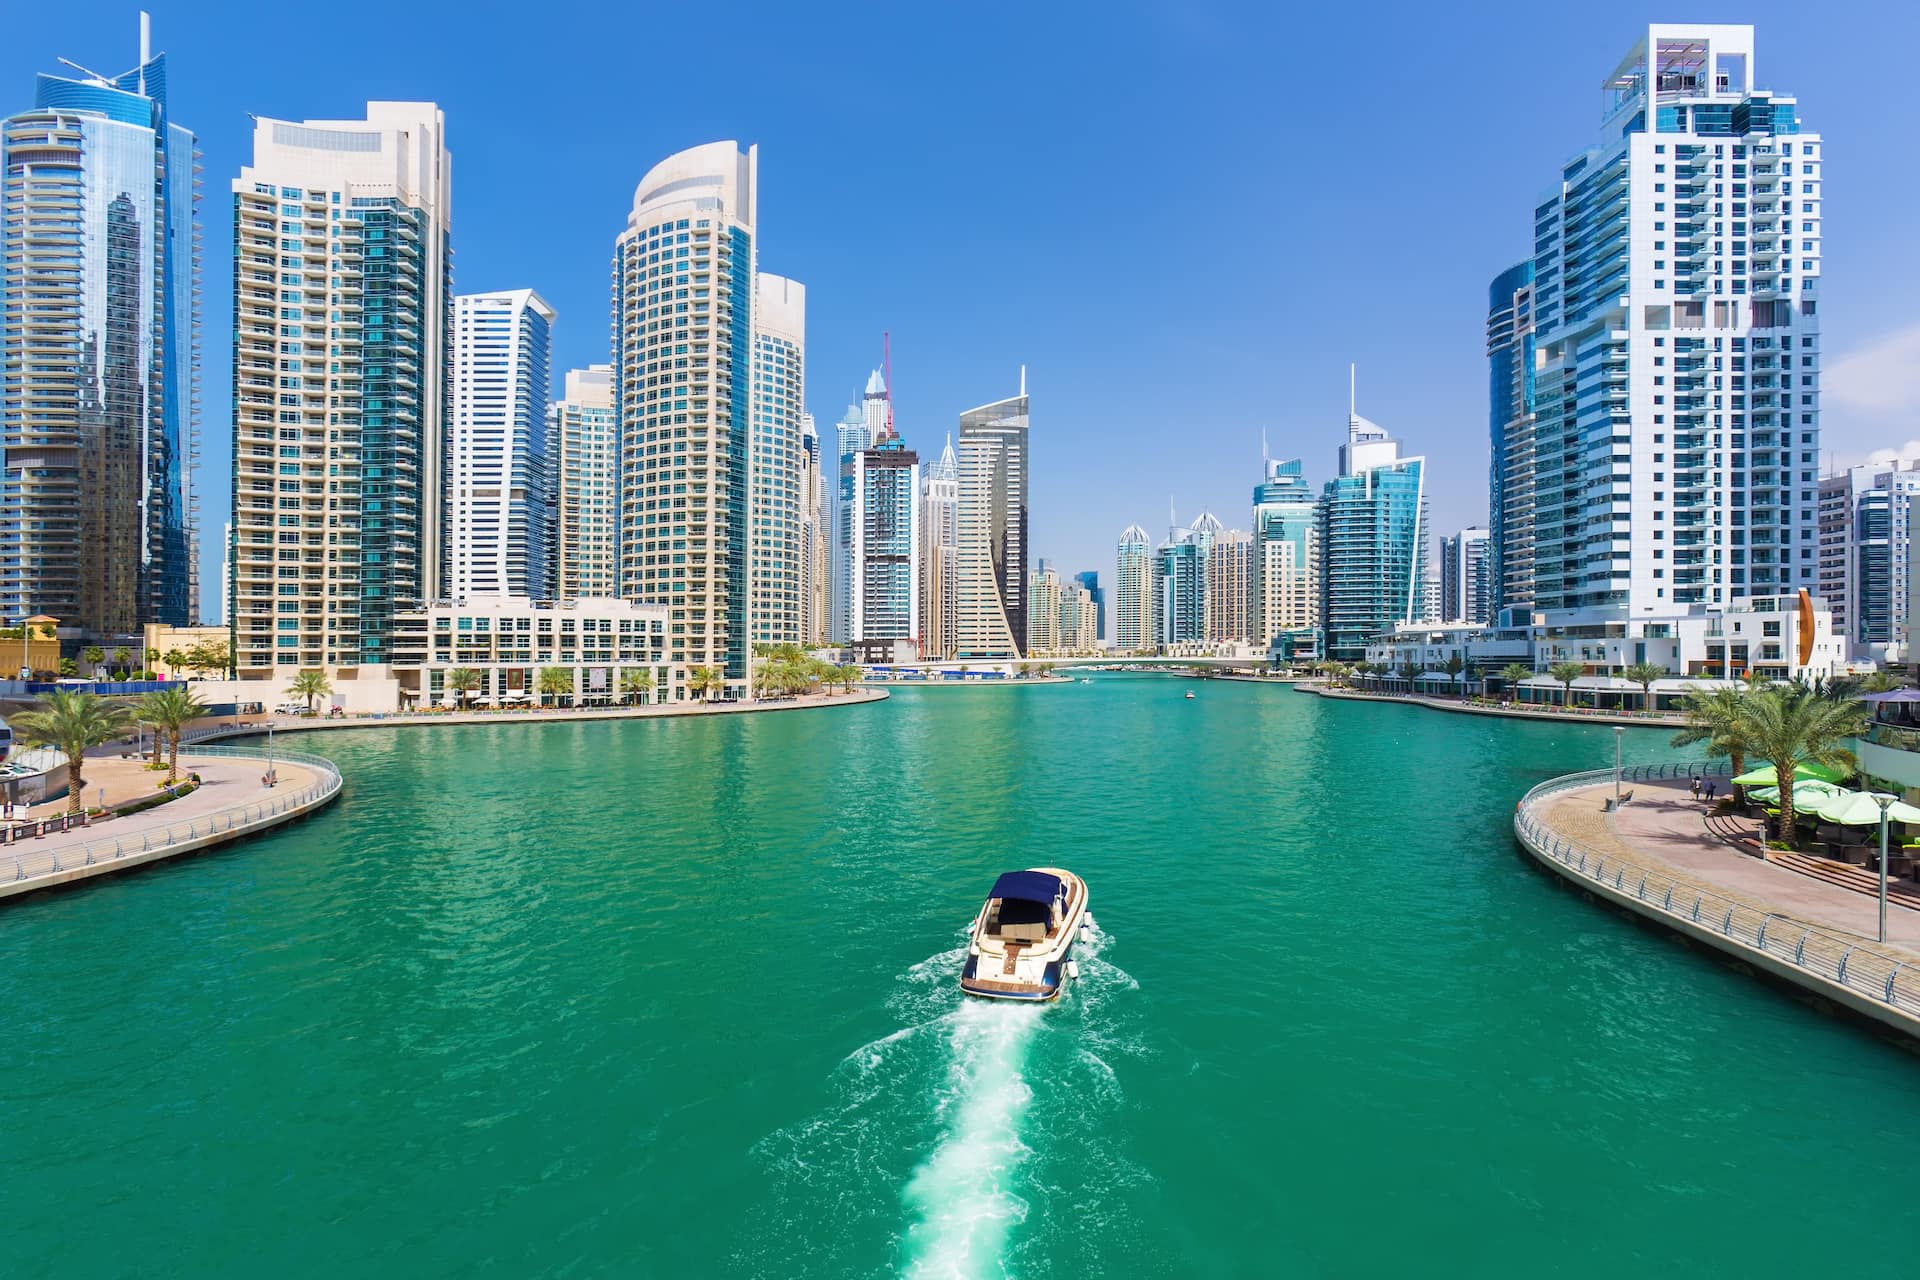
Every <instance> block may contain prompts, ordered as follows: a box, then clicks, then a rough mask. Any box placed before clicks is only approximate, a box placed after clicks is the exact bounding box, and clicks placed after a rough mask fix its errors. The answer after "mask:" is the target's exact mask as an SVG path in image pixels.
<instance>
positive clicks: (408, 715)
mask: <svg viewBox="0 0 1920 1280" xmlns="http://www.w3.org/2000/svg"><path fill="white" fill-rule="evenodd" d="M886 697H887V691H886V690H885V689H867V688H862V687H860V686H859V685H855V686H854V689H853V692H851V693H820V694H811V695H808V696H805V697H799V698H781V699H778V700H767V701H763V702H762V701H756V702H667V703H661V704H659V705H656V706H632V707H585V708H577V709H576V708H571V707H535V708H529V709H527V710H525V711H396V712H385V713H380V714H377V715H349V716H329V715H317V716H274V715H268V716H255V717H253V718H251V719H248V720H246V721H238V722H232V723H206V724H201V725H199V726H197V727H196V728H194V729H193V730H192V732H191V733H190V734H189V738H190V740H191V741H194V742H207V741H210V740H212V739H215V738H237V737H243V736H246V735H250V734H265V733H266V731H267V725H268V724H269V723H271V724H272V725H273V731H274V732H275V733H317V732H322V731H326V730H334V729H391V728H395V727H399V726H405V725H446V724H557V723H561V722H564V721H578V720H651V719H656V718H665V717H672V716H726V715H745V714H750V713H755V712H762V711H769V712H771V711H807V710H812V709H817V708H823V707H851V706H858V705H860V704H861V703H866V702H880V701H883V700H884V699H885V698H886Z"/></svg>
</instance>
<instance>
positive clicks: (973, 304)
mask: <svg viewBox="0 0 1920 1280" xmlns="http://www.w3.org/2000/svg"><path fill="white" fill-rule="evenodd" d="M9 8H10V11H9V12H8V13H7V14H6V16H5V18H4V20H0V37H3V38H0V110H13V109H17V108H19V107H24V106H27V105H29V104H30V102H31V94H32V84H33V76H34V74H35V73H36V72H39V71H57V70H59V67H58V64H57V63H56V62H55V59H56V57H58V56H62V55H64V56H66V57H69V58H73V59H75V60H76V61H79V62H82V63H85V64H86V65H88V66H91V67H95V68H97V69H99V70H102V71H107V72H116V71H120V70H123V69H125V68H126V67H127V66H130V65H132V64H133V62H134V61H135V60H136V53H137V38H138V21H137V12H138V10H137V7H136V6H132V5H123V4H96V3H84V2H81V3H70V4H66V5H61V6H52V5H17V6H10V7H9ZM1303 9H1304V10H1305V11H1304V12H1303V11H1301V10H1303ZM1283 10H1284V12H1283ZM153 12H154V28H155V44H156V47H157V48H159V49H163V50H165V51H166V52H167V54H168V57H169V81H170V85H171V87H172V92H173V94H174V99H173V106H174V112H175V115H176V118H177V119H179V120H180V121H181V122H183V123H185V124H188V125H189V126H191V127H192V128H194V129H195V130H196V131H198V133H199V135H200V139H201V146H202V148H203V150H204V152H205V156H206V161H205V163H206V174H205V180H206V201H205V205H204V223H205V244H206V250H205V285H206V300H207V307H206V316H205V321H206V329H205V335H206V342H205V347H206V351H205V370H204V386H205V409H204V413H203V419H202V431H203V438H204V442H205V447H204V459H205V467H204V479H203V485H202V510H203V512H204V513H206V516H207V519H208V522H209V524H210V527H211V528H212V529H213V530H214V531H215V540H217V530H218V528H219V523H220V521H221V519H222V518H223V515H224V511H225V509H226V502H227V495H226V485H227V480H226V477H227V456H228V452H229V439H230V434H231V423H230V401H229V378H228V342H229V334H230V329H229V297H228V293H229V278H228V267H227V261H228V253H229V246H230V244H231V235H230V225H229V223H230V216H229V208H230V200H229V195H228V192H229V184H230V182H231V180H232V178H233V177H234V175H235V174H236V173H237V172H238V170H239V167H240V165H241V164H242V163H243V162H244V161H245V160H246V158H247V146H248V140H249V132H250V125H249V121H248V119H247V117H248V113H249V112H252V113H257V114H262V115H273V116H282V117H293V118H299V117H321V118H337V117H350V116H355V115H357V114H359V113H360V112H361V111H362V109H363V107H364V104H365V102H366V101H367V100H368V99H369V98H418V99H431V100H434V101H436V102H438V103H440V105H441V106H442V107H444V108H445V110H446V113H447V119H448V133H449V145H450V148H451V150H452V152H453V156H454V226H455V231H454V244H455V251H456V266H455V272H456V276H455V279H456V287H457V288H459V289H460V290H463V291H467V290H480V289H497V288H509V287H526V286H530V287H533V288H536V289H538V290H539V291H540V292H541V293H543V294H544V295H545V296H546V297H547V298H548V299H549V300H551V301H552V302H553V303H554V304H555V305H556V307H557V308H558V309H559V313H560V319H559V326H558V330H557V335H556V370H555V384H556V389H557V387H558V383H559V374H560V371H561V369H563V368H565V367H571V366H575V365H585V364H587V363H591V362H594V361H601V360H605V359H606V358H607V307H608V304H607V295H608V283H607V278H608V266H609V259H610V255H611V251H612V244H613V239H614V236H615V235H616V234H617V233H618V231H619V229H620V228H621V226H622V225H623V223H624V221H625V217H626V212H627V210H628V208H629V207H630V205H631V202H632V196H633V188H634V186H635V185H636V184H637V183H638V182H639V180H640V177H641V175H642V174H644V173H645V172H646V170H647V169H648V168H649V167H650V166H652V165H653V164H654V163H655V162H656V161H658V160H659V159H660V158H662V157H663V156H665V155H668V154H670V153H671V152H674V151H676V150H679V149H681V148H683V147H687V146H691V145H694V144H697V143H701V142H707V141H711V140H715V139H723V138H734V139H739V140H740V141H741V142H743V143H746V142H757V143H759V144H760V148H761V155H760V165H761V168H760V172H761V196H760V217H761V234H760V264H761V267H762V268H763V269H764V270H768V271H773V272H777V273H780V274H783V275H789V276H793V277H795V278H797V279H799V280H801V281H803V282H805V284H806V285H807V287H808V301H809V315H808V367H807V383H808V392H807V398H808V404H809V407H810V408H811V409H812V411H813V412H814V414H815V415H816V417H817V418H818V419H819V420H820V422H821V424H822V425H823V427H826V426H827V425H828V424H831V423H832V422H833V420H834V419H835V418H837V417H838V416H839V415H840V413H841V411H842V410H843V409H844V408H845V406H846V403H847V400H848V398H849V396H851V395H852V394H853V393H854V392H855V391H856V390H857V389H858V388H859V387H860V386H861V385H862V384H863V382H864V379H865V376H866V372H867V370H868V369H869V368H870V367H872V366H873V365H874V364H875V363H877V362H878V360H879V356H880V335H881V333H882V331H883V330H890V331H891V332H892V334H893V367H894V381H895V405H896V416H897V419H898V421H899V423H900V425H901V428H902V430H903V432H904V434H905V435H906V437H907V440H908V442H909V443H910V444H913V445H917V446H921V447H924V448H928V449H931V450H933V451H936V452H937V450H938V449H939V446H940V443H941V441H942V439H943V437H944V436H945V435H946V434H947V433H948V432H949V431H951V430H952V429H953V424H954V421H955V419H956V417H957V415H958V414H959V412H960V411H961V410H963V409H966V408H969V407H971V406H973V405H976V404H980V403H984V402H986V401H989V400H994V399H998V398H999V397H1001V396H1004V395H1007V394H1010V393H1011V392H1012V391H1013V390H1014V389H1015V387H1016V385H1017V379H1018V376H1019V369H1020V366H1021V365H1022V364H1023V363H1024V364H1025V365H1026V366H1027V367H1028V371H1029V372H1028V381H1029V389H1030V391H1031V393H1032V397H1033V461H1034V476H1033V517H1032V535H1033V545H1034V552H1035V554H1037V555H1041V556H1047V557H1049V558H1052V559H1054V560H1056V561H1057V562H1059V564H1060V566H1061V567H1062V568H1063V569H1066V570H1079V569H1082V568H1097V569H1099V570H1100V572H1101V577H1102V579H1103V580H1106V579H1108V578H1110V577H1111V574H1112V562H1113V542H1114V539H1115V537H1116V535H1117V534H1118V533H1119V531H1120V529H1121V528H1122V527H1124V526H1125V525H1126V524H1128V523H1130V522H1133V521H1138V522H1139V523H1141V524H1143V525H1145V526H1146V527H1147V528H1148V529H1149V530H1150V531H1158V530H1159V529H1161V528H1162V527H1163V526H1164V524H1165V522H1166V511H1167V506H1168V500H1169V498H1171V499H1172V500H1173V502H1174V503H1175V504H1176V505H1177V507H1178V510H1179V512H1180V518H1181V521H1182V523H1185V522H1186V521H1187V520H1188V519H1190V518H1191V517H1192V516H1193V515H1194V514H1196V513H1197V512H1198V511H1200V510H1201V509H1202V508H1210V509H1212V510H1213V511H1214V512H1216V514H1218V515H1219V516H1220V518H1221V519H1222V520H1223V521H1225V522H1226V523H1227V524H1228V525H1229V526H1240V527H1244V526H1245V524H1246V523H1247V519H1248V515H1247V506H1248V501H1249V489H1250V487H1251V486H1252V484H1253V483H1254V481H1255V480H1256V478H1257V475H1258V471H1259V463H1260V435H1261V432H1262V430H1265V431H1266V433H1267V435H1268V438H1269V440H1270V441H1271V448H1272V450H1273V452H1274V453H1275V454H1276V455H1277V456H1295V455H1298V456H1302V457H1304V458H1305V459H1306V463H1307V471H1308V474H1309V476H1310V477H1312V478H1313V479H1314V480H1315V482H1316V483H1317V482H1318V481H1320V480H1322V479H1324V478H1325V477H1326V476H1327V475H1328V474H1329V473H1330V472H1331V471H1332V469H1333V466H1334V449H1335V446H1336V445H1337V443H1338V442H1339V439H1340V437H1341V435H1342V433H1343V430H1344V415H1345V412H1346V395H1347V364H1348V362H1349V361H1353V362H1355V363H1357V364H1358V365H1359V385H1360V410H1361V412H1362V413H1364V414H1366V415H1367V416H1368V417H1370V418H1372V419H1374V420H1375V421H1377V422H1380V423H1381V424H1383V425H1385V426H1386V427H1388V428H1389V429H1391V430H1392V431H1394V432H1395V433H1396V434H1398V435H1399V436H1400V437H1401V438H1402V439H1403V440H1404V441H1405V443H1406V446H1407V447H1408V449H1410V450H1411V451H1415V452H1421V453H1425V454H1426V455H1427V456H1428V457H1429V458H1430V460H1431V462H1430V467H1431V474H1432V477H1433V479H1432V486H1431V487H1432V491H1433V520H1434V527H1435V529H1436V530H1437V531H1442V532H1444V531H1449V530H1451V529H1454V528H1457V527H1459V526H1461V525H1463V524H1469V523H1474V522H1478V521H1484V518H1485V500H1486V499H1485V494H1486V479H1485V473H1486V457H1487V433H1486V420H1487V390H1486V383H1487V375H1486V364H1485V358H1484V351H1483V341H1484V337H1483V334H1484V323H1485V307H1486V286H1487V282H1488V281H1489V279H1490V278H1491V277H1492V276H1493V275H1494V274H1496V273H1497V272H1498V271H1500V270H1502V269H1503V268H1505V267H1506V266H1508V265H1510V264H1511V263H1513V262H1514V261H1516V260H1517V259H1518V258H1519V257H1521V256H1522V254H1523V253H1524V252H1525V251H1526V247H1527V242H1528V233H1529V217H1530V213H1531V210H1532V207H1533V203H1534V200H1535V197H1536V196H1537V195H1538V194H1540V192H1541V191H1542V190H1543V189H1544V188H1545V186H1546V184H1548V183H1549V182H1550V181H1551V180H1552V179H1553V177H1554V175H1555V173H1556V171H1557V166H1558V165H1559V163H1560V161H1561V160H1562V159H1564V158H1565V157H1566V156H1567V155H1568V154H1570V153H1571V152H1573V151H1574V150H1575V149H1577V148H1578V146H1579V145H1581V144H1582V142H1583V141H1585V140H1586V139H1587V138H1588V137H1589V136H1590V135H1591V133H1592V131H1593V130H1594V128H1595V126H1596V124H1597V121H1598V117H1599V109H1600V103H1601V97H1600V91H1599V88H1598V85H1599V82H1600V80H1601V78H1602V77H1603V76H1604V75H1606V74H1607V72H1609V71H1610V70H1611V69H1612V67H1613V65H1614V63H1615V61H1616V60H1617V59H1618V57H1619V56H1620V55H1621V54H1622V53H1623V52H1624V51H1625V50H1626V48H1627V47H1628V46H1629V45H1630V44H1631V43H1632V41H1633V40H1634V38H1635V30H1636V27H1639V26H1644V24H1645V23H1647V22H1652V21H1703V22H1704V21H1714V22H1750V23H1753V24H1754V25H1755V26H1756V27H1757V29H1758V30H1757V40H1758V48H1757V53H1756V58H1755V68H1756V72H1757V75H1758V79H1759V80H1760V82H1761V83H1762V84H1763V85H1766V86H1768V87H1771V88H1772V89H1774V90H1775V91H1776V92H1781V93H1791V94H1795V95H1797V96H1798V97H1799V98H1800V100H1801V114H1802V117H1803V119H1804V121H1805V123H1806V127H1807V128H1809V129H1812V130H1817V131H1819V132H1820V133H1821V134H1823V135H1824V137H1825V139H1826V144H1825V146H1826V154H1825V161H1826V164H1825V168H1826V175H1825V176H1826V193H1827V201H1826V209H1825V214H1826V226H1825V231H1826V241H1825V246H1824V249H1825V254H1824V257H1825V271H1826V278H1825V280H1824V281H1823V282H1822V288H1821V292H1822V300H1823V307H1822V312H1823V319H1824V324H1825V341H1824V345H1825V348H1826V352H1827V370H1828V379H1827V383H1826V393H1827V394H1826V403H1825V408H1826V410H1827V418H1826V423H1825V426H1826V437H1825V442H1824V443H1825V447H1826V449H1827V450H1828V451H1829V453H1830V454H1832V455H1834V456H1835V457H1837V458H1838V459H1839V460H1841V461H1849V460H1854V459H1858V458H1861V457H1864V456H1865V455H1867V454H1868V453H1869V452H1870V451H1872V450H1874V449H1877V448H1881V447H1888V446H1900V445H1902V444H1903V443H1904V442H1907V441H1911V440H1914V439H1915V438H1916V437H1920V421H1917V420H1916V419H1917V418H1920V315H1916V314H1915V310H1914V307H1913V300H1914V299H1915V298H1916V297H1920V289H1917V288H1916V283H1920V282H1916V278H1915V277H1916V275H1920V253H1917V252H1916V248H1915V238H1914V215H1913V210H1914V208H1915V207H1916V206H1917V205H1920V200H1917V199H1916V196H1917V195H1920V191H1916V187H1920V178H1917V177H1916V172H1915V166H1914V165H1913V164H1912V158H1913V154H1914V141H1913V134H1912V124H1911V112H1910V110H1909V109H1908V99H1909V98H1910V96H1911V85H1910V84H1909V83H1908V82H1907V81H1906V79H1905V73H1904V72H1902V71H1901V70H1900V67H1901V66H1903V65H1904V53H1903V52H1900V51H1903V50H1906V49H1910V48H1911V47H1913V45H1914V43H1915V39H1916V37H1917V36H1920V6H1911V5H1900V6H1895V5H1852V4H1849V5H1844V6H1833V5H1810V4H1805V3H1798V4H1770V3H1763V4H1749V5H1742V6H1734V5H1726V4H1717V3H1693V4H1689V5H1686V6H1684V7H1682V8H1678V9H1676V8H1672V7H1666V6H1660V7H1653V6H1646V5H1638V4H1623V5H1618V6H1613V7H1611V8H1608V7H1599V8H1596V7H1593V6H1584V7H1583V6H1542V5H1539V4H1530V5H1525V6H1520V5H1512V6H1493V5H1475V6H1459V7H1457V10H1456V11H1455V12H1453V13H1449V14H1446V15H1445V16H1444V18H1441V17H1439V16H1438V15H1440V14H1441V13H1442V10H1441V8H1439V7H1436V6H1433V5H1431V4H1423V5H1418V6H1411V5H1410V6H1405V7H1404V8H1402V7H1399V6H1394V5H1390V4H1372V5H1331V6H1311V7H1304V6H1279V5H1248V6H1244V7H1236V6H1227V5H1210V4H1204V3H1192V2H1185V3H1168V4H1139V3H1127V2H1126V0H1119V2H1117V3H1109V4H1105V5H1080V4H1062V5H1034V6H1026V5H1016V4H999V5H968V6H965V7H959V6H952V7H945V6H940V7H936V6H914V5H891V6H880V5H873V6H866V5H854V4H843V5H805V4H784V5H780V6H777V7H776V6H761V5H756V4H735V5H727V6H718V7H716V6H712V5H663V4H640V3H633V2H632V0H627V2H626V3H619V4H585V3H568V2H566V0H549V2H548V3H543V4H539V5H527V4H515V5H500V4H485V3H432V2H430V0H429V2H422V3H413V4H390V5H382V6H381V7H380V8H379V11H378V12H379V19H378V21H368V20H366V19H365V17H364V16H359V17H354V18H352V19H351V20H349V19H347V18H345V17H338V18H336V19H335V20H316V19H315V18H314V17H313V14H312V12H311V11H309V10H305V9H301V8H299V7H298V6H275V5H262V6H254V5H249V6H247V7H246V12H245V16H244V17H240V16H238V13H237V10H236V9H234V8H230V7H229V6H226V5H212V4H208V5H198V4H196V5H179V4H171V5H170V4H165V3H161V4H158V5H157V6H156V7H155V8H154V10H153ZM1880 49H1887V50H1893V51H1895V52H1894V53H1893V54H1891V55H1890V56H1888V57H1887V58H1885V59H1882V58H1880V57H1878V56H1877V55H1876V52H1875V51H1876V50H1880ZM1915 448H1916V450H1920V446H1915ZM209 576H213V577H214V580H215V581H217V576H214V575H209Z"/></svg>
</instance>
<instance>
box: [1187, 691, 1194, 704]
mask: <svg viewBox="0 0 1920 1280" xmlns="http://www.w3.org/2000/svg"><path fill="white" fill-rule="evenodd" d="M1187 701H1188V702H1192V701H1193V690H1191V689H1189V690H1187Z"/></svg>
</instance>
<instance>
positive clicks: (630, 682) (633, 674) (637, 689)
mask: <svg viewBox="0 0 1920 1280" xmlns="http://www.w3.org/2000/svg"><path fill="white" fill-rule="evenodd" d="M620 692H621V693H623V694H625V695H627V696H628V697H629V698H638V699H639V700H640V701H642V702H645V701H646V700H647V695H648V694H650V693H652V692H653V672H651V671H647V670H644V669H642V668H638V667H630V668H628V669H627V670H625V671H622V672H621V673H620Z"/></svg>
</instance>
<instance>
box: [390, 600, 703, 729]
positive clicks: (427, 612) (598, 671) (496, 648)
mask: <svg viewBox="0 0 1920 1280" xmlns="http://www.w3.org/2000/svg"><path fill="white" fill-rule="evenodd" d="M668 612H669V610H668V608H667V606H666V605H659V604H641V603H640V602H638V601H634V600H621V599H613V598H609V597H605V596H582V597H580V598H578V599H575V600H566V601H551V600H528V599H525V598H524V597H520V596H480V597H475V598H473V599H469V600H452V601H437V602H435V603H434V604H431V605H429V606H427V607H426V608H424V609H420V610H415V611H412V612H408V613H404V614H399V615H396V617H395V619H394V667H395V674H396V676H397V678H398V679H399V681H400V689H401V700H402V701H403V702H409V701H410V702H413V703H415V704H416V705H421V706H453V705H455V704H456V703H457V702H458V701H459V699H458V697H457V695H456V691H455V690H454V689H453V687H452V684H451V682H450V681H449V678H448V677H449V673H451V672H453V671H455V670H459V669H461V668H465V669H467V670H469V671H472V672H473V673H474V674H475V675H476V676H477V677H478V683H477V684H476V685H475V687H474V688H472V689H470V690H468V691H467V694H466V701H467V704H468V705H470V706H471V705H489V704H491V705H500V706H527V705H536V704H540V703H548V704H554V703H558V704H559V705H570V706H594V705H612V704H617V703H620V702H627V701H634V702H643V703H659V702H680V701H683V700H684V699H685V698H686V697H687V684H686V672H685V670H684V669H683V667H682V664H680V663H677V662H674V661H672V659H671V657H670V648H669V645H668V642H667V625H668V623H667V615H668ZM548 668H557V669H560V670H562V671H565V672H566V673H567V674H568V677H569V681H570V683H569V685H568V688H567V690H566V691H565V692H552V691H547V690H543V689H542V681H541V673H542V672H543V671H545V670H546V669H548ZM635 673H644V674H645V677H646V681H647V687H646V689H645V690H644V691H639V692H637V693H636V692H635V691H633V690H631V689H630V688H629V685H630V684H631V683H632V682H633V678H634V676H635Z"/></svg>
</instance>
